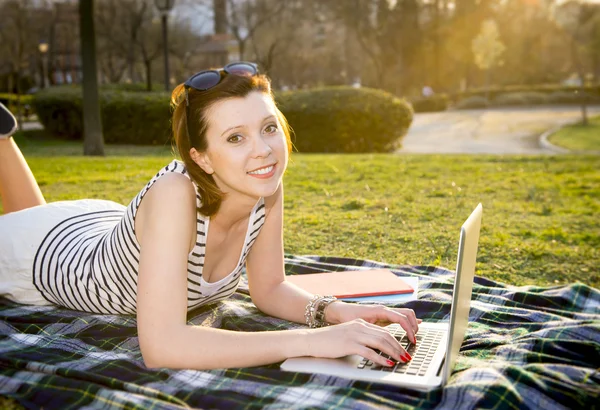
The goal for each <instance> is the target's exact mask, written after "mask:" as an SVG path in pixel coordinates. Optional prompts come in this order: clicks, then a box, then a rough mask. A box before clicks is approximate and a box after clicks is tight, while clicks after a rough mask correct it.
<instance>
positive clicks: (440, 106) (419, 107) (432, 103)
mask: <svg viewBox="0 0 600 410" xmlns="http://www.w3.org/2000/svg"><path fill="white" fill-rule="evenodd" d="M410 103H411V104H412V106H413V110H414V111H415V112H436V111H446V110H447V109H448V103H449V100H448V95H446V94H435V95H432V96H431V97H427V98H425V97H421V98H415V99H413V100H411V101H410Z"/></svg>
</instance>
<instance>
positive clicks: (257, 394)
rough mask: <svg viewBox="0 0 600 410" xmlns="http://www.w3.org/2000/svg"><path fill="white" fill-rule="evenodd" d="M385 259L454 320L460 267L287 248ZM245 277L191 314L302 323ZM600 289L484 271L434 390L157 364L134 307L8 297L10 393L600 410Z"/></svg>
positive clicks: (3, 318)
mask: <svg viewBox="0 0 600 410" xmlns="http://www.w3.org/2000/svg"><path fill="white" fill-rule="evenodd" d="M382 267H387V268H391V269H392V270H394V272H395V273H397V274H398V275H405V276H418V277H419V278H420V281H419V299H418V300H416V301H411V302H408V303H406V304H405V306H407V307H410V308H412V309H414V310H415V311H416V312H417V316H418V317H420V318H423V319H426V320H430V321H440V320H448V317H449V313H450V303H451V293H452V278H453V272H451V271H449V270H446V269H443V268H437V267H428V266H390V265H384V264H381V263H377V262H372V261H365V260H354V259H344V258H331V257H319V256H294V255H287V257H286V271H287V273H288V274H303V273H308V272H315V271H317V272H318V271H323V272H324V271H333V270H349V269H361V268H363V269H364V268H382ZM246 283H247V282H243V283H242V285H241V287H240V289H239V291H238V292H236V293H235V294H234V295H233V296H232V297H231V298H230V299H228V300H226V301H223V302H220V303H217V304H213V305H210V306H204V307H201V308H199V309H196V310H194V311H192V312H190V314H189V315H188V320H189V323H191V324H195V325H203V326H213V327H219V328H222V329H229V330H243V331H261V330H275V329H291V328H298V327H301V325H298V324H293V323H289V322H286V321H283V320H279V319H275V318H272V317H268V316H265V315H263V314H262V313H260V312H259V311H258V310H257V309H256V307H255V306H254V305H253V304H252V302H251V300H250V297H249V295H248V290H247V285H246ZM599 312H600V292H599V291H598V290H596V289H594V288H591V287H589V286H586V285H583V284H580V283H576V284H572V285H569V286H557V287H550V288H541V287H534V286H527V287H513V286H507V285H504V284H501V283H497V282H493V281H491V280H488V279H485V278H481V277H476V278H475V284H474V287H473V301H472V302H471V311H470V321H471V324H470V326H469V329H468V331H467V334H466V337H465V341H464V343H463V345H462V348H461V352H460V357H459V359H458V361H457V365H456V367H455V369H454V372H453V374H452V377H451V379H450V381H449V383H448V384H447V385H446V386H445V387H444V388H438V389H436V390H433V391H431V392H428V393H424V392H417V391H412V390H409V389H403V388H398V387H394V386H387V385H382V384H376V383H367V382H361V381H352V380H346V379H343V378H338V377H329V376H323V375H309V374H300V373H288V372H283V371H281V370H279V366H278V364H274V365H270V366H262V367H254V368H242V369H223V370H213V371H196V370H167V369H163V370H149V369H147V368H146V367H145V366H144V364H143V361H142V357H141V354H140V350H139V345H138V340H137V333H136V320H135V317H133V316H114V315H92V314H89V313H80V312H75V311H71V310H67V309H63V308H58V307H32V306H21V305H16V304H13V303H11V302H8V301H7V300H4V299H0V394H2V395H5V396H9V397H13V398H15V399H16V400H18V401H19V402H20V403H21V404H22V405H24V406H25V407H27V408H32V409H33V408H36V409H37V408H42V407H43V408H45V409H76V408H77V409H79V408H82V407H83V408H98V409H114V408H127V409H175V408H189V407H194V408H221V409H230V408H240V409H241V408H244V409H262V408H266V409H290V408H351V409H375V408H377V409H380V408H413V407H419V408H439V409H475V408H494V409H539V408H541V409H546V410H550V409H567V408H580V409H591V408H595V406H597V405H598V403H599V401H598V397H599V395H600V373H599V371H598V369H599V368H600V343H599V342H600V313H599Z"/></svg>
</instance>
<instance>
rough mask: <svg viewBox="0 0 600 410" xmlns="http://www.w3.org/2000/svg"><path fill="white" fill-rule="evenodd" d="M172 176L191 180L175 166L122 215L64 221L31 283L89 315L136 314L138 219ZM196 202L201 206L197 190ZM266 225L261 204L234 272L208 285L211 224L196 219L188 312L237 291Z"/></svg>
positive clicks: (41, 254) (41, 252) (40, 255)
mask: <svg viewBox="0 0 600 410" xmlns="http://www.w3.org/2000/svg"><path fill="white" fill-rule="evenodd" d="M168 172H178V173H181V174H183V175H186V176H187V177H188V178H189V174H188V173H187V171H186V169H185V166H184V164H183V163H182V162H181V161H177V160H174V161H173V162H171V163H170V164H169V165H167V166H166V167H164V168H163V169H161V170H160V171H159V172H158V173H157V174H156V175H155V176H154V178H152V180H151V181H150V182H148V184H147V185H146V186H145V187H144V188H143V189H142V190H141V191H140V193H139V194H138V195H137V196H136V197H135V198H134V199H133V200H132V201H131V203H130V204H129V206H127V208H124V209H123V210H122V211H120V210H118V209H117V210H103V211H98V212H89V213H84V214H81V215H77V216H74V217H71V218H68V219H66V220H64V221H62V222H61V223H60V224H58V225H57V226H55V227H54V229H52V230H51V231H50V232H49V233H48V235H46V237H45V238H44V240H43V241H42V244H41V245H40V247H39V249H38V251H37V254H36V257H35V261H34V266H33V283H34V285H35V286H36V288H37V289H38V290H39V291H40V292H41V293H42V295H43V296H44V298H46V299H47V300H48V301H49V302H51V303H54V304H58V305H61V306H65V307H68V308H70V309H74V310H80V311H85V312H92V313H116V314H133V313H135V311H136V292H137V275H138V266H139V257H140V246H139V244H138V242H137V238H136V236H135V231H134V218H135V215H136V213H137V210H138V207H139V205H140V203H141V201H142V198H143V197H144V195H145V194H146V192H147V191H148V189H150V187H151V186H152V185H153V184H154V183H155V182H156V181H157V180H158V179H159V178H160V177H161V176H163V175H165V174H166V173H168ZM192 182H193V181H192ZM194 187H196V185H195V183H194ZM196 198H197V200H196V201H197V205H198V206H200V205H201V198H200V195H199V194H198V190H197V189H196ZM264 220H265V205H264V200H263V198H261V199H260V200H259V201H258V202H257V203H256V205H255V206H254V208H253V209H252V212H251V214H250V218H249V221H248V229H247V232H246V238H245V240H244V246H243V247H242V252H241V254H240V258H239V260H238V263H237V266H236V268H235V269H234V270H233V271H232V272H231V273H230V274H229V275H227V276H226V277H225V278H223V279H222V280H220V281H218V282H215V283H208V282H206V281H205V280H204V279H203V278H202V268H203V266H204V256H205V249H206V239H207V236H206V233H207V232H208V225H209V223H210V218H209V217H206V216H204V215H202V214H200V213H198V217H197V236H196V245H195V246H194V248H193V249H192V251H191V252H190V253H189V254H188V265H187V273H188V275H187V277H188V280H187V283H188V292H187V296H188V310H191V309H193V308H195V307H198V306H200V305H205V304H208V303H212V302H216V301H218V300H222V299H224V298H227V297H228V296H230V295H231V294H232V293H233V292H234V291H235V290H236V288H237V286H238V283H239V280H240V275H241V272H242V268H243V266H244V263H245V260H246V256H247V255H248V252H249V251H250V249H251V247H252V245H253V243H254V241H255V240H256V238H257V237H258V234H259V233H260V229H261V228H262V226H263V224H264Z"/></svg>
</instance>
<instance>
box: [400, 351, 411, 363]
mask: <svg viewBox="0 0 600 410" xmlns="http://www.w3.org/2000/svg"><path fill="white" fill-rule="evenodd" d="M402 358H403V359H404V360H405V361H407V362H409V361H411V360H412V356H411V355H409V354H408V353H404V356H402Z"/></svg>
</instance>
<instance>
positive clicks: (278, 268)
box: [246, 183, 331, 323]
mask: <svg viewBox="0 0 600 410" xmlns="http://www.w3.org/2000/svg"><path fill="white" fill-rule="evenodd" d="M265 212H266V217H265V223H264V225H263V227H262V229H261V231H260V234H259V235H258V238H257V239H256V241H255V242H254V245H253V246H252V250H251V251H250V253H249V254H248V258H247V259H246V271H247V273H248V284H249V287H250V295H251V296H252V301H253V302H254V304H255V305H256V307H258V308H259V309H260V310H261V311H263V312H264V313H266V314H268V315H271V316H275V317H278V318H281V319H285V320H289V321H292V322H297V323H304V308H305V307H306V304H307V303H308V302H309V301H310V299H311V298H312V296H313V295H312V294H310V293H309V292H306V291H304V290H302V289H300V288H298V287H297V286H294V285H293V284H291V283H289V282H287V281H286V280H285V269H284V262H283V183H282V184H280V185H279V189H278V190H277V192H276V193H275V194H274V195H272V196H271V197H268V198H265ZM330 307H331V306H330Z"/></svg>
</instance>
